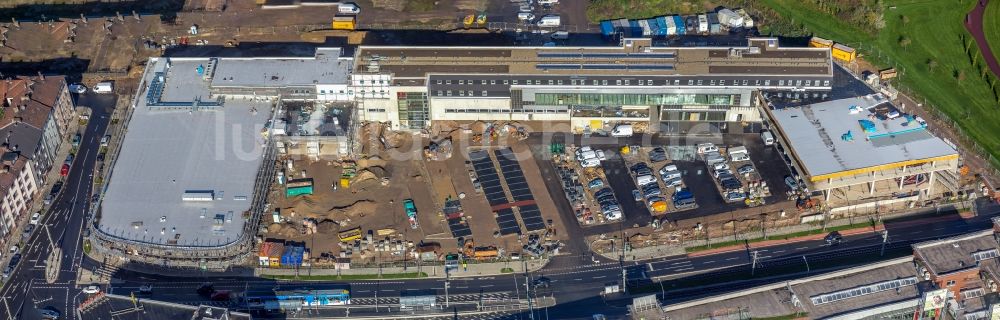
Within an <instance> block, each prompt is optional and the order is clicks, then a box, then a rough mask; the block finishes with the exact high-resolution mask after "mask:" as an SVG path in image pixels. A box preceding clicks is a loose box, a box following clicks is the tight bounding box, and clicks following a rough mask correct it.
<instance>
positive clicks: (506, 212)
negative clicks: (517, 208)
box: [496, 208, 521, 235]
mask: <svg viewBox="0 0 1000 320" xmlns="http://www.w3.org/2000/svg"><path fill="white" fill-rule="evenodd" d="M496 216H497V226H499V227H500V234H502V235H508V234H520V233H521V226H519V225H518V224H517V217H515V216H514V209H511V208H507V209H500V210H499V211H497V212H496Z"/></svg>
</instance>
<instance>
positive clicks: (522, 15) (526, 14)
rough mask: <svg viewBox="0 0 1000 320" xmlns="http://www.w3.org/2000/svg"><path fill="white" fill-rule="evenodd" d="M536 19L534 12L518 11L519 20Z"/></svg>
mask: <svg viewBox="0 0 1000 320" xmlns="http://www.w3.org/2000/svg"><path fill="white" fill-rule="evenodd" d="M534 19H535V14H533V13H531V12H518V13H517V20H521V21H530V20H534Z"/></svg>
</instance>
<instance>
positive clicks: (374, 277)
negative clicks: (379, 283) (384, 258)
mask: <svg viewBox="0 0 1000 320" xmlns="http://www.w3.org/2000/svg"><path fill="white" fill-rule="evenodd" d="M261 277H262V278H267V279H275V280H305V281H337V280H377V279H411V278H426V277H427V273H424V272H407V273H383V274H382V276H381V277H379V275H378V274H344V275H339V276H338V275H335V274H334V275H316V276H307V275H304V274H302V275H299V276H297V277H296V276H294V275H268V274H265V275H261Z"/></svg>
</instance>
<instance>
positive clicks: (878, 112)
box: [761, 94, 959, 203]
mask: <svg viewBox="0 0 1000 320" xmlns="http://www.w3.org/2000/svg"><path fill="white" fill-rule="evenodd" d="M761 109H762V110H763V113H764V116H765V118H766V119H768V121H767V123H768V126H769V127H770V129H771V130H772V131H774V132H775V133H777V134H776V135H775V137H776V139H777V141H776V143H777V145H778V147H779V150H781V151H782V152H784V153H785V154H786V155H787V159H786V160H787V161H789V162H790V165H791V166H792V168H793V169H794V170H793V173H794V174H795V175H796V176H797V177H798V180H799V183H803V184H805V186H807V187H808V188H809V189H810V190H814V191H817V192H822V193H823V194H824V197H825V198H826V200H828V201H830V200H831V199H832V201H833V202H834V203H836V202H841V203H846V202H847V201H853V202H854V203H859V202H863V200H864V199H866V198H873V199H875V198H883V197H898V198H905V197H909V196H910V195H912V196H913V197H929V196H931V195H934V194H935V192H941V191H944V190H946V189H951V188H953V187H955V186H957V185H955V184H954V183H955V181H957V179H956V178H955V176H954V174H955V173H956V172H957V169H958V158H959V155H958V151H957V150H956V149H955V147H954V146H953V145H952V144H950V143H948V142H946V141H944V140H942V139H941V138H938V137H936V136H934V134H932V133H931V132H930V131H929V130H928V129H927V126H926V123H925V122H924V121H923V120H922V119H919V118H916V117H912V116H910V115H907V114H903V113H901V112H900V111H899V110H897V109H896V107H895V106H893V105H892V104H891V103H890V101H889V100H887V99H886V98H885V97H883V96H882V95H881V94H871V95H867V96H861V97H853V98H845V99H839V100H833V101H826V102H819V103H815V104H808V105H803V106H796V107H785V108H775V107H773V105H772V106H768V107H763V108H761ZM936 185H944V186H943V187H942V186H937V187H936ZM935 190H937V191H935Z"/></svg>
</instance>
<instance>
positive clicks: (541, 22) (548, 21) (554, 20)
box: [537, 14, 562, 27]
mask: <svg viewBox="0 0 1000 320" xmlns="http://www.w3.org/2000/svg"><path fill="white" fill-rule="evenodd" d="M537 24H538V26H539V27H558V26H559V25H561V24H562V19H560V18H559V15H555V14H550V15H547V16H544V17H542V18H541V19H538V23H537Z"/></svg>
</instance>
